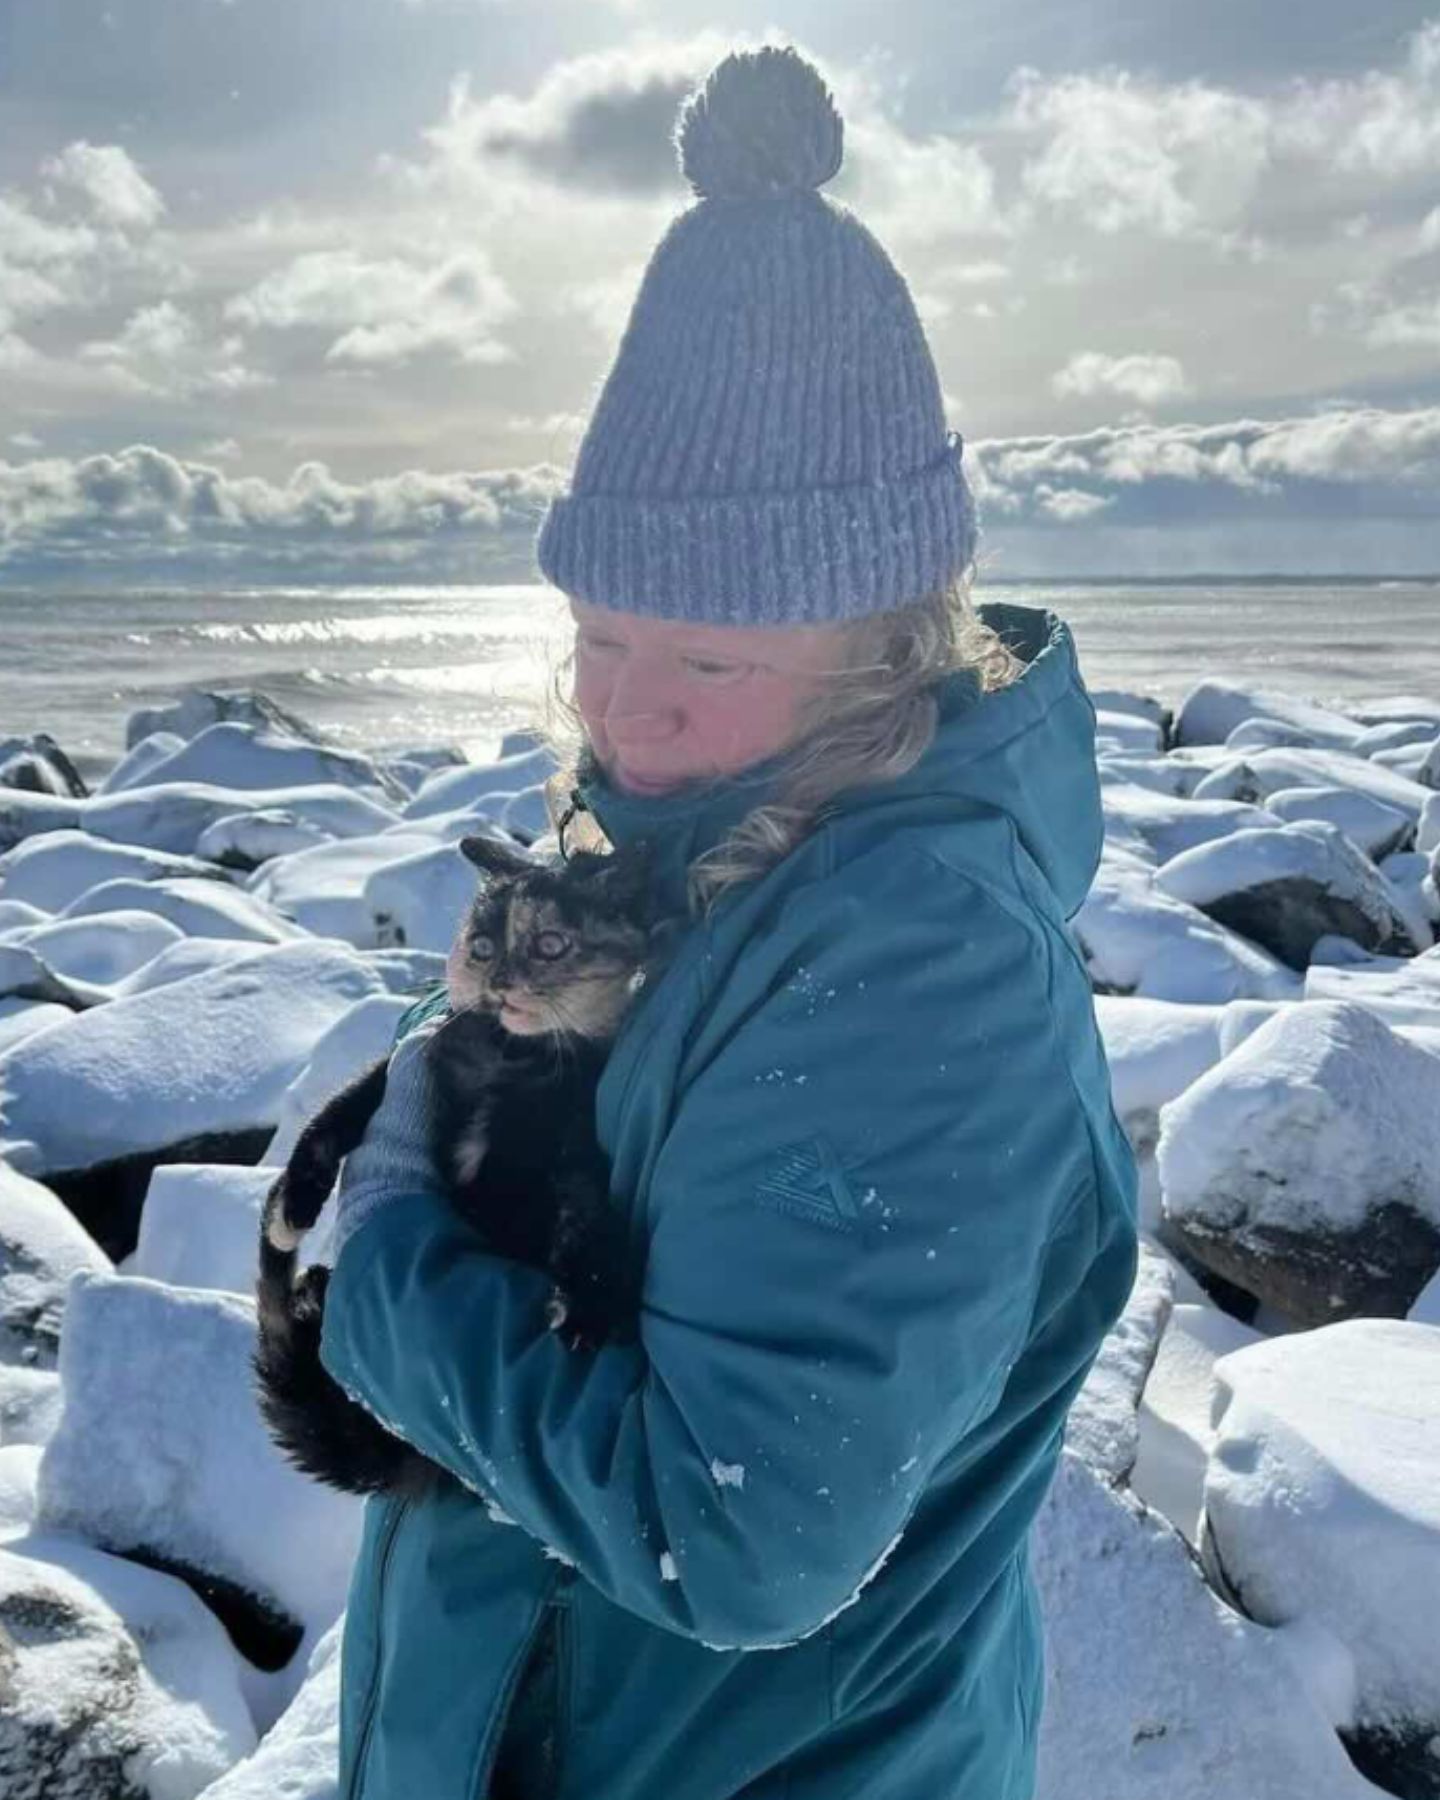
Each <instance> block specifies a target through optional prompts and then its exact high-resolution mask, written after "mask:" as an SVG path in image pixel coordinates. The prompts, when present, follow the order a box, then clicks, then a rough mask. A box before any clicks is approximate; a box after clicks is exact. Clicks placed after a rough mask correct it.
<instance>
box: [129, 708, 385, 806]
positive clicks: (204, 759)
mask: <svg viewBox="0 0 1440 1800" xmlns="http://www.w3.org/2000/svg"><path fill="white" fill-rule="evenodd" d="M180 781H184V782H206V783H209V784H210V785H211V786H214V787H228V788H276V787H321V786H325V785H327V784H329V783H332V782H333V783H336V784H337V785H339V786H342V787H353V788H357V789H361V790H363V791H366V792H368V793H369V795H370V797H371V798H372V799H374V800H376V801H378V802H380V803H381V804H382V805H384V804H390V803H392V802H393V801H395V800H396V799H397V798H399V797H400V796H398V795H397V794H396V793H395V792H394V787H395V784H394V782H393V781H392V780H389V779H387V778H386V777H385V776H384V775H383V774H382V773H381V771H380V770H379V768H378V767H377V766H376V764H375V763H374V762H372V761H371V759H370V758H369V757H368V756H363V755H361V754H360V753H359V752H357V751H354V750H341V749H339V748H338V747H336V746H333V745H320V744H306V743H301V742H299V741H297V740H296V739H294V738H291V737H288V736H283V735H281V734H279V733H277V732H274V731H266V730H256V729H255V727H254V726H252V725H245V724H242V723H240V722H239V721H238V720H223V721H221V722H219V723H217V724H214V725H208V726H206V728H205V729H204V730H203V731H201V732H198V733H197V734H196V735H195V736H194V737H193V738H191V739H190V740H189V742H188V743H184V744H181V745H179V746H178V747H177V748H175V749H173V750H171V751H170V752H169V754H168V755H166V756H164V757H162V758H160V759H159V760H157V761H156V762H153V763H152V764H151V765H150V767H149V768H148V769H147V770H146V774H145V784H146V786H150V787H153V786H156V785H158V784H159V783H162V782H165V783H170V782H180Z"/></svg>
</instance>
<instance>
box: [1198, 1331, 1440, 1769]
mask: <svg viewBox="0 0 1440 1800" xmlns="http://www.w3.org/2000/svg"><path fill="white" fill-rule="evenodd" d="M1214 1375H1215V1382H1216V1399H1215V1444H1214V1450H1213V1453H1212V1455H1211V1458H1210V1467H1209V1472H1208V1474H1207V1476H1206V1480H1205V1520H1204V1527H1203V1532H1202V1553H1203V1555H1204V1557H1205V1560H1206V1563H1207V1566H1208V1567H1209V1568H1210V1569H1211V1571H1212V1574H1214V1575H1215V1576H1217V1577H1218V1578H1219V1579H1220V1580H1221V1581H1222V1582H1223V1584H1224V1586H1225V1588H1226V1589H1227V1590H1228V1591H1229V1592H1231V1593H1233V1594H1234V1595H1236V1596H1237V1597H1238V1600H1239V1603H1240V1604H1241V1606H1242V1607H1243V1609H1244V1611H1245V1612H1246V1613H1247V1614H1248V1616H1249V1617H1251V1618H1252V1619H1258V1620H1261V1621H1263V1622H1265V1623H1267V1624H1283V1623H1288V1622H1290V1621H1298V1622H1300V1623H1303V1624H1309V1625H1312V1626H1319V1627H1321V1628H1323V1630H1324V1631H1326V1632H1327V1633H1329V1634H1330V1635H1332V1636H1333V1637H1334V1638H1335V1639H1337V1640H1338V1641H1339V1642H1340V1643H1342V1644H1344V1645H1345V1647H1346V1648H1347V1650H1348V1651H1349V1652H1350V1655H1351V1657H1352V1658H1353V1661H1354V1666H1355V1673H1356V1680H1357V1694H1356V1721H1357V1723H1358V1724H1360V1725H1362V1726H1365V1727H1368V1728H1370V1729H1371V1730H1377V1729H1378V1730H1382V1731H1384V1732H1386V1733H1387V1734H1388V1735H1390V1736H1392V1737H1398V1738H1402V1739H1403V1738H1407V1737H1416V1736H1418V1737H1419V1738H1420V1739H1421V1740H1422V1741H1423V1740H1425V1739H1428V1738H1429V1737H1430V1736H1431V1735H1432V1734H1434V1733H1436V1732H1440V1632H1437V1630H1436V1619H1437V1618H1440V1330H1436V1329H1435V1328H1434V1327H1432V1326H1426V1325H1416V1324H1408V1323H1405V1322H1403V1321H1394V1320H1388V1319H1354V1320H1350V1321H1347V1322H1345V1323H1343V1324H1336V1325H1329V1326H1326V1327H1324V1328H1323V1329H1321V1330H1318V1331H1308V1332H1300V1333H1297V1334H1295V1335H1292V1336H1289V1337H1283V1338H1276V1339H1273V1340H1271V1341H1269V1342H1266V1343H1259V1344H1252V1345H1250V1346H1249V1347H1248V1348H1246V1349H1242V1350H1237V1351H1234V1352H1232V1353H1231V1354H1230V1355H1228V1356H1224V1357H1222V1358H1221V1359H1220V1360H1219V1361H1218V1362H1217V1363H1216V1364H1215V1370H1214Z"/></svg>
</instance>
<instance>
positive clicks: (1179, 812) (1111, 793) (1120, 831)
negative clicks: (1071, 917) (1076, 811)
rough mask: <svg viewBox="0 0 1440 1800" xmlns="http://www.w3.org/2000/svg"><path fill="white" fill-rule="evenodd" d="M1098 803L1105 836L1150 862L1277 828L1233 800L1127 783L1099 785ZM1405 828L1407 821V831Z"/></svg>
mask: <svg viewBox="0 0 1440 1800" xmlns="http://www.w3.org/2000/svg"><path fill="white" fill-rule="evenodd" d="M1100 800H1101V804H1102V806H1103V807H1104V811H1105V834H1106V837H1107V838H1109V839H1110V840H1111V841H1112V842H1115V841H1118V842H1120V843H1123V844H1126V845H1127V846H1129V847H1131V848H1137V849H1139V850H1140V851H1141V853H1142V854H1143V855H1147V856H1150V857H1153V858H1154V860H1155V861H1156V862H1168V861H1169V860H1170V858H1171V857H1172V856H1178V855H1179V854H1180V852H1181V851H1182V850H1189V849H1192V848H1193V847H1194V846H1195V845H1197V844H1208V843H1210V842H1212V840H1214V839H1216V838H1221V839H1223V838H1226V837H1228V836H1229V834H1230V833H1231V832H1233V831H1241V830H1243V829H1245V828H1246V827H1247V826H1250V827H1254V826H1260V825H1271V826H1274V825H1278V824H1279V823H1280V821H1279V819H1278V818H1277V817H1275V816H1274V815H1273V814H1271V813H1269V812H1267V811H1266V809H1265V808H1264V807H1260V806H1246V805H1245V804H1244V803H1243V802H1237V801H1234V800H1189V799H1183V798H1181V799H1176V798H1170V797H1167V796H1166V795H1164V794H1160V793H1157V792H1155V790H1154V789H1153V788H1148V787H1134V786H1131V785H1130V784H1129V783H1128V782H1117V781H1104V782H1103V783H1102V786H1101V789H1100ZM1408 823H1409V822H1408V820H1407V821H1406V824H1407V826H1408ZM1136 840H1139V841H1138V844H1137V842H1136Z"/></svg>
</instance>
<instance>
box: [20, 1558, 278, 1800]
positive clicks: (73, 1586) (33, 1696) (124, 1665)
mask: <svg viewBox="0 0 1440 1800" xmlns="http://www.w3.org/2000/svg"><path fill="white" fill-rule="evenodd" d="M0 1696H3V1698H0V1773H3V1775H4V1778H5V1788H4V1792H5V1800H136V1797H137V1796H148V1800H192V1797H193V1796H197V1795H199V1794H201V1793H203V1792H204V1791H205V1790H206V1789H207V1788H208V1787H209V1786H210V1784H211V1783H212V1782H214V1781H216V1780H217V1779H218V1778H219V1777H220V1776H221V1775H223V1774H224V1773H225V1771H226V1770H227V1769H228V1768H230V1767H231V1765H232V1764H233V1763H235V1762H236V1761H237V1760H238V1759H239V1758H240V1757H243V1756H246V1755H248V1754H249V1752H250V1751H251V1750H252V1749H253V1748H254V1745H255V1727H254V1724H253V1722H252V1720H251V1718H250V1713H249V1709H248V1707H247V1705H246V1701H245V1696H244V1694H243V1692H242V1689H241V1685H240V1680H239V1674H238V1669H237V1658H236V1656H235V1653H234V1651H233V1650H232V1649H231V1647H230V1644H229V1641H228V1640H227V1638H226V1636H225V1632H224V1630H223V1628H222V1627H221V1626H220V1624H219V1622H218V1621H217V1620H216V1619H215V1618H214V1616H213V1615H212V1614H211V1613H210V1611H209V1610H208V1609H207V1608H206V1607H205V1605H204V1604H203V1603H202V1602H201V1601H200V1600H198V1599H197V1598H196V1597H195V1595H194V1594H192V1593H191V1592H190V1590H189V1589H188V1588H186V1587H185V1586H184V1585H183V1584H182V1583H181V1582H178V1581H175V1580H173V1579H172V1578H171V1577H170V1576H168V1575H161V1574H157V1573H156V1572H155V1571H153V1570H151V1569H144V1568H139V1567H137V1566H136V1565H135V1564H133V1563H127V1562H124V1561H122V1560H121V1559H120V1558H118V1557H114V1556H106V1555H104V1554H103V1553H101V1552H100V1551H98V1550H94V1549H91V1548H89V1547H87V1546H86V1545H83V1544H77V1543H74V1542H71V1541H69V1540H67V1539H65V1538H63V1537H60V1536H56V1535H52V1534H45V1533H39V1532H37V1533H33V1534H30V1535H27V1536H25V1537H19V1538H11V1539H9V1540H8V1541H7V1542H6V1543H5V1544H4V1545H3V1547H0Z"/></svg>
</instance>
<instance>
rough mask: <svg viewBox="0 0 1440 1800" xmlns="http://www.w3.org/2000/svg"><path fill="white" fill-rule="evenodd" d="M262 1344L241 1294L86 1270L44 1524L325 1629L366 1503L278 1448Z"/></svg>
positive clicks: (44, 1462) (65, 1352)
mask: <svg viewBox="0 0 1440 1800" xmlns="http://www.w3.org/2000/svg"><path fill="white" fill-rule="evenodd" d="M254 1345H255V1307H254V1303H253V1301H251V1300H249V1299H247V1298H244V1297H242V1296H240V1295H238V1294H229V1293H219V1292H203V1291H201V1290H199V1289H191V1288H171V1287H165V1286H163V1285H161V1284H160V1283H158V1282H154V1281H146V1280H142V1279H138V1278H135V1277H132V1276H124V1275H109V1276H105V1275H77V1276H76V1277H75V1278H74V1281H73V1282H72V1285H71V1290H70V1297H69V1302H68V1311H67V1314H66V1321H65V1336H64V1339H63V1340H62V1343H61V1350H60V1379H61V1382H62V1384H63V1387H64V1392H65V1410H64V1412H63V1413H62V1414H61V1416H60V1423H59V1426H58V1427H57V1429H56V1431H55V1434H54V1436H53V1437H52V1438H51V1439H50V1441H49V1443H48V1444H47V1445H46V1446H45V1453H44V1456H43V1457H42V1458H41V1462H40V1475H39V1482H38V1488H37V1495H38V1503H39V1520H40V1523H41V1525H42V1526H43V1527H44V1528H45V1529H47V1530H53V1531H68V1532H72V1533H74V1534H75V1535H76V1536H78V1537H81V1538H84V1539H86V1540H87V1541H88V1542H90V1543H93V1544H97V1545H99V1546H100V1547H102V1548H104V1549H108V1550H112V1551H115V1552H117V1553H121V1554H125V1555H130V1556H134V1555H136V1554H137V1553H139V1554H142V1555H144V1556H153V1557H155V1558H157V1559H159V1560H161V1561H162V1562H163V1563H164V1564H165V1565H166V1566H168V1567H171V1568H175V1569H180V1570H186V1571H189V1572H190V1573H191V1575H192V1577H193V1575H194V1574H195V1573H197V1572H198V1573H200V1574H203V1575H206V1576H213V1577H217V1578H219V1579H220V1580H221V1581H225V1582H230V1583H233V1584H235V1585H237V1586H238V1587H239V1588H241V1589H243V1590H244V1591H245V1592H247V1593H248V1594H250V1595H252V1596H255V1597H256V1598H257V1599H259V1600H260V1601H262V1602H266V1603H269V1604H270V1605H271V1606H272V1607H278V1608H280V1609H281V1611H282V1612H283V1613H284V1614H285V1615H288V1617H289V1618H290V1619H292V1620H294V1621H296V1622H298V1624H300V1625H302V1626H304V1627H306V1628H309V1629H312V1630H313V1631H315V1632H319V1631H322V1630H324V1629H325V1628H326V1627H327V1626H328V1625H330V1624H331V1622H332V1621H333V1620H334V1619H335V1618H336V1616H337V1615H338V1614H339V1612H340V1611H341V1609H342V1608H343V1606H344V1604H345V1593H346V1588H347V1585H348V1582H349V1575H350V1565H351V1562H352V1561H353V1559H354V1555H355V1551H356V1549H357V1547H358V1544H359V1535H360V1525H361V1515H362V1512H363V1507H364V1503H363V1502H362V1501H361V1499H360V1498H359V1497H358V1496H357V1495H354V1494H344V1493H341V1492H339V1491H338V1490H337V1489H334V1488H330V1487H326V1486H324V1485H323V1484H322V1483H320V1482H317V1481H313V1480H311V1479H310V1478H309V1477H308V1476H306V1475H302V1474H301V1473H300V1472H299V1471H298V1470H297V1469H295V1468H293V1467H292V1466H291V1465H290V1463H289V1462H288V1461H287V1460H286V1459H285V1457H284V1456H283V1455H282V1454H281V1452H280V1451H279V1450H278V1449H277V1448H276V1446H275V1445H274V1443H273V1442H272V1441H271V1439H270V1436H269V1434H268V1432H267V1431H266V1428H265V1425H264V1422H263V1420H262V1419H261V1416H260V1410H259V1405H258V1402H257V1400H256V1397H255V1390H254V1374H253V1370H252V1366H251V1356H252V1354H253V1351H254ZM282 1521H283V1528H281V1522H282Z"/></svg>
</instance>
